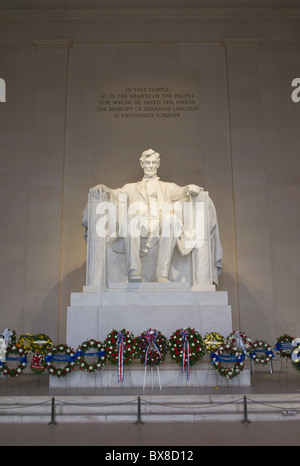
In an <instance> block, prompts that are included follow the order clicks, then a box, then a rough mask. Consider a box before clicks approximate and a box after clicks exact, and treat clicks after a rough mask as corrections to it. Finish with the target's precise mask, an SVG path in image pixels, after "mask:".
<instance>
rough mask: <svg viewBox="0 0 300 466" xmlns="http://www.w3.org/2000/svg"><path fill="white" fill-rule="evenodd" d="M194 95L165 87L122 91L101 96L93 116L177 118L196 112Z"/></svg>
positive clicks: (127, 88) (135, 88) (133, 88)
mask: <svg viewBox="0 0 300 466" xmlns="http://www.w3.org/2000/svg"><path fill="white" fill-rule="evenodd" d="M197 111H198V104H197V102H196V98H195V95H194V94H193V93H191V92H188V91H186V92H185V91H182V90H181V91H176V90H172V89H169V88H168V87H132V88H131V87H126V88H124V91H121V92H119V91H118V92H103V93H102V94H101V95H100V97H99V100H98V102H97V112H99V113H102V114H107V115H110V116H112V117H113V118H123V119H126V118H127V119H130V118H181V117H182V116H183V115H184V114H186V113H190V112H197Z"/></svg>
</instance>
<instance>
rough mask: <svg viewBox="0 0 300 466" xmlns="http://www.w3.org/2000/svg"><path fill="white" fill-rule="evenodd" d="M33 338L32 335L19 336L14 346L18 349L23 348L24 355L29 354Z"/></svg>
mask: <svg viewBox="0 0 300 466" xmlns="http://www.w3.org/2000/svg"><path fill="white" fill-rule="evenodd" d="M33 338H34V335H32V334H31V333H23V334H22V335H20V336H19V338H18V341H17V343H16V344H17V346H18V347H21V348H24V351H25V353H29V352H30V351H31V345H32V341H33Z"/></svg>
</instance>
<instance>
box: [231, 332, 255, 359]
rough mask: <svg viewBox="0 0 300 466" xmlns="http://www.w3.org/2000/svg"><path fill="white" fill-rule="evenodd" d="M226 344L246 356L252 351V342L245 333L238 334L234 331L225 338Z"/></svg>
mask: <svg viewBox="0 0 300 466" xmlns="http://www.w3.org/2000/svg"><path fill="white" fill-rule="evenodd" d="M227 342H228V343H229V344H232V345H233V346H236V347H237V348H238V349H240V350H242V352H243V353H245V354H248V353H250V352H251V349H252V340H251V338H249V337H248V336H247V335H246V333H245V332H238V331H236V330H234V331H233V332H231V333H230V335H228V337H227Z"/></svg>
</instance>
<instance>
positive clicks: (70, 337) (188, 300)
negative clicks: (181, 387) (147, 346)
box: [67, 282, 232, 349]
mask: <svg viewBox="0 0 300 466" xmlns="http://www.w3.org/2000/svg"><path fill="white" fill-rule="evenodd" d="M150 327H151V328H155V329H157V330H159V331H160V332H161V333H163V334H164V335H165V336H166V337H169V336H170V335H171V334H172V333H173V332H174V331H175V330H177V329H178V328H182V327H192V328H195V330H197V331H198V332H199V333H200V334H201V335H202V336H204V334H205V333H206V332H212V331H215V332H219V333H221V334H222V335H224V336H227V335H228V334H229V333H230V332H231V331H232V319H231V306H230V305H228V296H227V292H224V291H193V290H192V289H191V288H190V286H189V284H188V283H178V282H176V283H175V282H173V283H152V282H150V283H149V282H147V283H146V282H145V283H139V284H133V283H111V284H110V285H109V287H108V288H107V289H106V290H105V291H103V292H100V291H97V289H95V288H93V287H84V289H83V292H82V293H72V294H71V306H70V307H69V308H68V320H67V344H68V345H70V346H71V347H73V348H75V349H76V348H77V346H78V345H80V344H81V343H82V342H83V341H85V340H88V339H90V338H95V339H98V340H101V341H103V340H104V339H105V338H106V336H107V334H108V333H110V332H111V331H112V330H113V329H116V330H121V329H122V328H125V329H126V330H129V331H131V332H133V334H134V335H139V334H140V333H142V332H143V331H145V330H147V329H148V328H150Z"/></svg>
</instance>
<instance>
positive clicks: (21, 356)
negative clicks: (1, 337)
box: [0, 344, 27, 377]
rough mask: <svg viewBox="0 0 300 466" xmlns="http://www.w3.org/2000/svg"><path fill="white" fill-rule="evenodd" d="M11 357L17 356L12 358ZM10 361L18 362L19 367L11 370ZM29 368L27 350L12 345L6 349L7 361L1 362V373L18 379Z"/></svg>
mask: <svg viewBox="0 0 300 466" xmlns="http://www.w3.org/2000/svg"><path fill="white" fill-rule="evenodd" d="M11 355H15V356H14V357H11ZM8 361H18V362H19V363H18V365H17V367H13V368H10V367H8V365H7V362H8ZM26 367H27V358H26V351H25V348H23V347H22V346H16V345H15V344H12V345H10V346H8V347H7V348H6V355H5V361H0V372H1V374H3V375H6V376H7V377H17V376H18V375H21V374H23V372H24V371H25V369H26Z"/></svg>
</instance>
